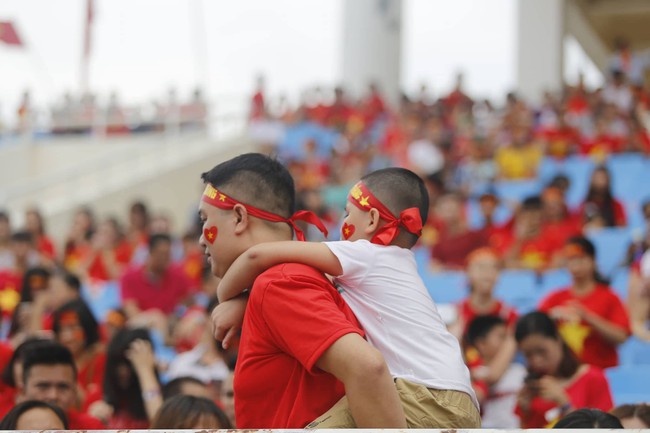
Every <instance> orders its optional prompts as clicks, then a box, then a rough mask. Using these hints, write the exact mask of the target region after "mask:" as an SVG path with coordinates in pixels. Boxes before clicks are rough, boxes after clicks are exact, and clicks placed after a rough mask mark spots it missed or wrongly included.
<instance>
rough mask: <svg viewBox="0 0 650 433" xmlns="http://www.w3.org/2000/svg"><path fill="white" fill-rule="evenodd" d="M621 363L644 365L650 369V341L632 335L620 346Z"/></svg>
mask: <svg viewBox="0 0 650 433" xmlns="http://www.w3.org/2000/svg"><path fill="white" fill-rule="evenodd" d="M618 356H619V359H620V363H621V365H643V366H645V368H647V369H650V343H649V342H647V341H643V340H640V339H638V338H636V337H630V338H628V339H627V341H626V342H625V343H623V344H621V345H620V346H619V348H618Z"/></svg>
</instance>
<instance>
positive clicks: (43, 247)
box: [25, 208, 56, 261]
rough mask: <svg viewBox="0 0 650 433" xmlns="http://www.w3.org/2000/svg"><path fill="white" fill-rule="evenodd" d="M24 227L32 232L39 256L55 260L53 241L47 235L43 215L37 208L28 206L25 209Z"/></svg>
mask: <svg viewBox="0 0 650 433" xmlns="http://www.w3.org/2000/svg"><path fill="white" fill-rule="evenodd" d="M25 228H26V229H27V231H28V232H30V233H31V234H32V236H33V238H34V244H35V246H36V250H37V251H38V252H39V253H40V254H41V256H42V257H44V258H46V259H47V260H50V261H52V260H55V259H56V250H55V248H54V242H52V239H50V238H49V237H48V236H47V233H46V231H45V222H44V221H43V215H41V212H40V211H39V210H38V209H36V208H28V209H27V210H26V211H25Z"/></svg>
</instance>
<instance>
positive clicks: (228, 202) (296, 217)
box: [201, 184, 327, 241]
mask: <svg viewBox="0 0 650 433" xmlns="http://www.w3.org/2000/svg"><path fill="white" fill-rule="evenodd" d="M201 200H202V201H204V202H205V203H207V204H209V205H212V206H214V207H218V208H219V209H225V210H230V209H232V208H234V207H235V205H236V204H240V205H242V206H244V208H246V211H247V212H248V213H249V215H251V216H254V217H257V218H261V219H263V220H267V221H271V222H274V223H287V224H289V225H290V226H291V227H292V228H293V230H294V231H295V232H296V238H297V239H298V240H299V241H304V240H305V234H304V233H303V231H302V230H300V228H298V226H297V225H296V221H304V222H306V223H308V224H313V225H315V226H316V227H317V228H318V230H320V231H321V233H323V234H324V235H325V237H327V229H326V228H325V226H324V225H323V223H322V221H321V220H320V219H319V218H318V217H317V216H316V214H315V213H313V212H311V211H307V210H300V211H298V212H296V213H294V214H293V215H291V217H290V218H283V217H281V216H280V215H276V214H274V213H271V212H267V211H265V210H262V209H258V208H256V207H253V206H251V205H249V204H244V203H241V202H239V201H237V200H235V199H234V198H232V197H229V196H227V195H226V194H224V193H223V192H221V191H219V190H218V189H216V188H215V187H213V186H212V185H210V184H207V185H206V187H205V191H203V196H202V197H201Z"/></svg>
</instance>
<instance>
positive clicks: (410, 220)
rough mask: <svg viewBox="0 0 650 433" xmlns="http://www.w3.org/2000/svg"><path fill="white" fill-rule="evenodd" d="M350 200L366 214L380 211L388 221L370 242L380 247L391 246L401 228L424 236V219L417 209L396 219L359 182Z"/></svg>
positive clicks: (407, 211) (405, 210)
mask: <svg viewBox="0 0 650 433" xmlns="http://www.w3.org/2000/svg"><path fill="white" fill-rule="evenodd" d="M348 200H349V201H350V202H351V203H352V204H354V205H355V206H356V207H358V208H359V209H361V210H362V211H364V212H369V211H370V209H372V208H375V209H377V211H379V216H380V217H381V218H383V219H384V220H386V221H388V224H386V225H384V226H383V227H381V228H380V229H379V230H378V231H377V233H375V235H374V236H373V237H372V239H371V240H370V242H372V243H374V244H379V245H390V243H391V242H392V241H393V239H395V237H396V236H397V234H398V233H399V228H400V226H401V227H404V228H405V229H406V231H408V232H409V233H412V234H414V235H415V236H420V235H421V234H422V218H421V217H420V210H419V209H418V208H416V207H410V208H408V209H404V210H403V211H402V212H401V213H400V214H399V218H396V217H395V215H393V213H392V212H391V211H390V210H388V208H387V207H386V206H384V204H383V203H382V202H381V201H379V199H378V198H377V197H375V196H374V195H373V194H372V193H371V192H370V190H369V189H368V187H366V185H365V184H364V183H363V182H362V181H359V182H357V184H356V185H355V186H353V187H352V189H351V190H350V195H349V196H348Z"/></svg>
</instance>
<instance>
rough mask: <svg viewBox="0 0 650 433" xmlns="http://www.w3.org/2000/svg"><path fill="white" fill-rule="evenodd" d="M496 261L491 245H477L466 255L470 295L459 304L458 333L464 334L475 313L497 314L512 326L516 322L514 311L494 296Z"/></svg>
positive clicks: (497, 261) (496, 278) (482, 314)
mask: <svg viewBox="0 0 650 433" xmlns="http://www.w3.org/2000/svg"><path fill="white" fill-rule="evenodd" d="M499 264H500V262H499V256H498V255H497V252H496V251H494V250H492V249H491V248H479V249H477V250H474V251H473V252H472V253H471V254H470V255H469V256H467V280H468V285H469V296H468V297H467V298H465V299H464V300H463V301H462V302H461V303H460V304H459V305H458V325H456V327H459V328H460V330H461V332H460V333H458V335H464V334H465V331H466V329H467V326H468V325H469V324H470V323H471V322H472V320H474V319H475V318H476V317H477V316H486V315H490V316H499V317H501V318H502V319H503V320H505V321H506V323H507V324H508V326H509V327H511V328H512V327H514V325H515V323H516V322H517V313H516V312H515V310H514V309H513V308H511V307H509V306H507V305H505V304H504V303H503V302H501V301H500V300H498V299H496V298H495V297H494V287H495V285H496V283H497V280H498V279H499V268H500V266H499Z"/></svg>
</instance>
